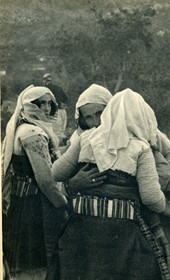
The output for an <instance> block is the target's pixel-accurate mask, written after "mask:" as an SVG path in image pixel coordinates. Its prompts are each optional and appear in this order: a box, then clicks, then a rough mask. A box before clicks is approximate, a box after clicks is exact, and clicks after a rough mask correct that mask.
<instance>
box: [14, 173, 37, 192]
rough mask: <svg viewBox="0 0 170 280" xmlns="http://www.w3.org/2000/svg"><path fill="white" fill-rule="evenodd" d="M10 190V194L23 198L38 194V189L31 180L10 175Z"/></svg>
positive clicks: (26, 177) (27, 177)
mask: <svg viewBox="0 0 170 280" xmlns="http://www.w3.org/2000/svg"><path fill="white" fill-rule="evenodd" d="M11 180H12V188H11V194H14V195H16V196H19V197H25V196H28V195H35V194H37V193H38V190H39V189H38V187H37V186H36V185H35V184H34V183H33V180H32V178H31V177H29V176H20V175H16V174H14V175H12V176H11Z"/></svg>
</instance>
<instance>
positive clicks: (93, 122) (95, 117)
mask: <svg viewBox="0 0 170 280" xmlns="http://www.w3.org/2000/svg"><path fill="white" fill-rule="evenodd" d="M104 108H105V105H102V104H97V103H91V104H86V105H84V106H82V107H81V108H80V109H79V110H80V113H81V116H82V117H83V120H84V122H85V123H86V124H87V126H88V127H89V128H93V127H98V126H99V125H100V122H101V120H100V116H101V114H102V112H103V110H104Z"/></svg>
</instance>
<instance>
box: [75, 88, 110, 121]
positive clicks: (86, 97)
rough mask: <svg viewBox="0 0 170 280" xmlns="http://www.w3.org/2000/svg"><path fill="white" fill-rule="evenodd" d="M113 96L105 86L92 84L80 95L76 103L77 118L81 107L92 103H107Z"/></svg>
mask: <svg viewBox="0 0 170 280" xmlns="http://www.w3.org/2000/svg"><path fill="white" fill-rule="evenodd" d="M111 98H112V94H111V93H110V91H109V90H108V89H106V88H105V87H102V86H99V85H97V84H92V85H91V86H90V87H89V88H87V89H86V90H85V91H84V92H83V93H82V94H81V95H80V96H79V99H78V101H77V103H76V111H75V119H76V120H77V119H78V118H79V108H80V107H82V106H84V105H86V104H89V103H90V104H91V103H96V104H102V105H107V103H108V102H109V101H110V99H111Z"/></svg>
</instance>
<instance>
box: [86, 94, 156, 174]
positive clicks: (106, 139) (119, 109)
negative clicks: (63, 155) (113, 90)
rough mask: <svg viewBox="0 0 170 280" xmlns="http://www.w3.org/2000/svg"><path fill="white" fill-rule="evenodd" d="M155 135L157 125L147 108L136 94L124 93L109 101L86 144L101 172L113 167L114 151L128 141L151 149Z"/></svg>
mask: <svg viewBox="0 0 170 280" xmlns="http://www.w3.org/2000/svg"><path fill="white" fill-rule="evenodd" d="M156 134H157V121H156V117H155V114H154V112H153V110H152V109H151V107H150V106H149V105H148V104H147V103H146V102H145V101H144V99H143V98H142V96H141V95H140V94H138V93H136V92H133V91H132V90H131V89H125V90H123V91H121V92H118V93H117V94H115V95H114V96H113V97H112V99H111V100H110V102H109V103H108V105H107V106H106V108H105V109H104V111H103V113H102V115H101V125H100V126H99V127H98V128H96V129H95V130H94V131H93V132H92V133H91V134H90V136H89V137H88V140H89V143H90V145H89V146H91V149H92V150H93V154H94V158H95V161H96V163H97V165H98V168H99V170H100V171H103V170H107V169H109V168H111V167H112V166H113V165H114V163H115V162H116V160H117V151H118V150H119V149H121V148H126V147H127V146H128V144H129V141H130V139H131V138H133V137H135V138H137V139H139V140H141V141H143V142H145V143H146V144H147V145H148V146H150V145H151V146H155V145H156ZM88 148H89V147H88ZM86 152H87V151H86ZM89 154H90V151H89ZM86 158H87V155H86Z"/></svg>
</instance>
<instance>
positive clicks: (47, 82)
mask: <svg viewBox="0 0 170 280" xmlns="http://www.w3.org/2000/svg"><path fill="white" fill-rule="evenodd" d="M52 83H53V79H52V77H51V75H50V74H49V73H46V74H44V76H43V84H44V85H45V86H48V85H50V84H52Z"/></svg>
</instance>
